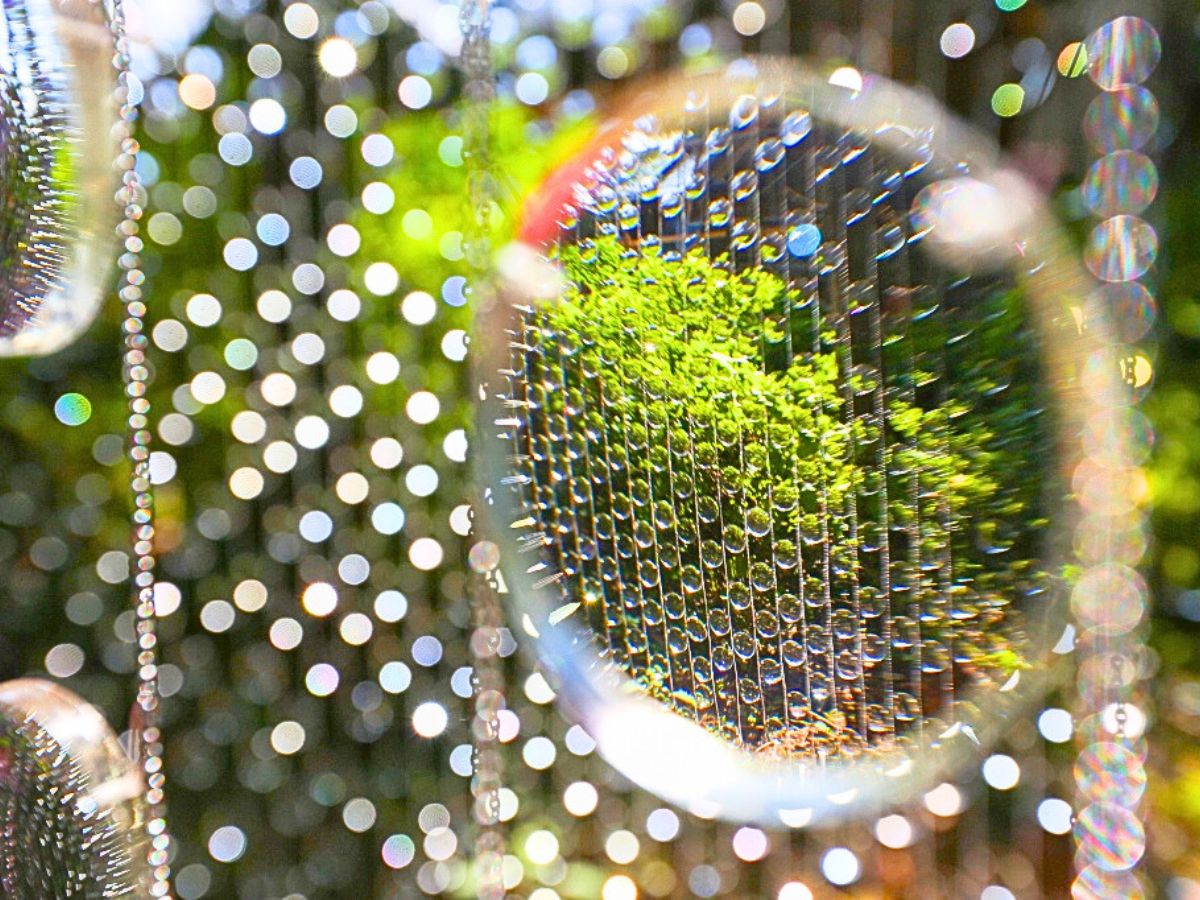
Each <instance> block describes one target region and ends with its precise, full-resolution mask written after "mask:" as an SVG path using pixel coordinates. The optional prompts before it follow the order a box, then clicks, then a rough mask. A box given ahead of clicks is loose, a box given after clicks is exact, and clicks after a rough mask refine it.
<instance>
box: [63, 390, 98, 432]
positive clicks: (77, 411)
mask: <svg viewBox="0 0 1200 900" xmlns="http://www.w3.org/2000/svg"><path fill="white" fill-rule="evenodd" d="M54 417H55V418H56V419H58V421H60V422H62V423H63V424H64V425H82V424H83V423H84V422H86V421H87V420H88V419H90V418H91V417H92V401H91V400H89V399H88V398H87V397H85V396H83V394H76V393H70V394H63V395H62V396H61V397H59V398H58V399H57V400H55V401H54Z"/></svg>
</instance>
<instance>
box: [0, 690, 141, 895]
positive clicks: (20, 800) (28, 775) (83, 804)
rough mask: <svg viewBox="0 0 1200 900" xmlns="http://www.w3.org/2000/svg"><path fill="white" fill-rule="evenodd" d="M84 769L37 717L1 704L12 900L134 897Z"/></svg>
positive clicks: (2, 873) (3, 855) (1, 783)
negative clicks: (28, 717) (30, 716)
mask: <svg viewBox="0 0 1200 900" xmlns="http://www.w3.org/2000/svg"><path fill="white" fill-rule="evenodd" d="M90 788H91V785H89V784H88V782H87V779H86V777H85V776H84V775H83V773H82V772H81V771H80V768H79V765H78V763H77V762H76V760H74V759H73V758H72V757H71V756H70V755H69V754H68V753H67V752H66V751H64V750H63V748H62V746H61V745H59V744H58V742H56V741H55V740H54V738H53V737H51V736H50V734H49V733H48V732H47V731H46V730H45V729H44V728H42V727H41V726H40V725H39V724H38V722H37V721H36V720H34V719H32V718H30V719H25V718H22V717H21V716H20V715H19V714H18V713H15V712H14V711H12V710H11V709H9V708H8V707H3V706H0V887H2V888H3V890H2V891H0V893H2V894H3V896H4V897H7V898H10V900H50V898H54V900H59V898H80V900H102V898H110V897H132V896H133V895H134V892H133V889H132V886H131V881H130V876H129V860H128V854H127V850H126V849H125V847H124V845H123V844H122V842H121V839H120V837H119V833H118V831H117V829H116V828H115V827H114V825H113V823H112V821H111V819H110V817H109V815H108V814H107V813H105V812H103V811H99V810H97V809H96V808H95V806H96V804H95V801H94V800H93V798H92V796H91V794H90V793H89V791H90Z"/></svg>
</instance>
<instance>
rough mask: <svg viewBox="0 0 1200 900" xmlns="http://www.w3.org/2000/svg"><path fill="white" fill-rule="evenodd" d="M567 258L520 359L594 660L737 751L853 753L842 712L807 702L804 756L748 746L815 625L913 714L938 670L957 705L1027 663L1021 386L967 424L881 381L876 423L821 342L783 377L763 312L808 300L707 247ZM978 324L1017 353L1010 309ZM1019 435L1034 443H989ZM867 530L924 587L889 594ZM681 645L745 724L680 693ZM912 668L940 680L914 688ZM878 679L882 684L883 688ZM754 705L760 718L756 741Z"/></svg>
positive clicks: (1030, 475) (603, 249)
mask: <svg viewBox="0 0 1200 900" xmlns="http://www.w3.org/2000/svg"><path fill="white" fill-rule="evenodd" d="M559 257H560V263H561V265H562V267H563V270H564V273H565V275H566V280H567V284H568V285H569V286H568V288H567V290H566V291H565V293H564V294H563V296H561V297H560V298H558V299H556V300H555V301H554V302H553V303H549V304H547V305H545V306H544V307H542V308H541V309H540V310H539V311H538V312H537V313H535V315H534V316H533V318H532V319H531V320H530V332H529V336H530V338H531V339H532V343H533V345H534V346H535V347H536V352H534V353H532V354H529V355H528V356H527V357H526V360H525V365H526V373H525V374H526V378H527V381H528V390H529V391H530V393H529V399H530V400H531V401H532V402H533V409H534V412H533V413H532V418H531V421H530V433H531V447H530V449H531V454H532V457H533V458H534V460H535V462H534V473H533V479H534V482H535V485H537V486H536V487H535V488H534V490H535V493H536V492H538V491H540V492H541V493H540V497H539V498H538V499H540V501H541V506H542V510H543V521H542V523H541V524H542V527H543V528H544V529H545V530H546V532H547V533H549V534H551V535H552V536H554V537H555V538H556V542H557V543H556V552H557V554H558V560H557V562H558V563H559V565H560V567H561V568H563V569H564V570H565V571H567V572H568V573H569V574H570V575H571V578H569V579H568V582H567V585H568V586H567V588H566V589H567V591H568V592H580V593H581V594H582V596H583V597H584V599H585V600H586V601H587V605H588V607H589V613H590V622H591V624H592V627H593V629H594V630H595V631H596V632H597V634H598V636H599V637H600V638H601V643H602V645H603V646H604V647H605V652H606V653H607V654H609V655H611V656H612V657H613V658H614V659H615V660H616V661H617V663H618V665H620V666H621V667H622V668H624V669H625V670H626V671H628V672H629V673H630V674H632V675H633V676H634V677H635V678H636V679H637V680H638V681H639V682H640V683H641V684H642V686H643V687H644V688H645V689H646V690H647V691H648V692H649V693H651V694H653V695H655V696H657V697H659V698H660V699H662V700H663V701H664V702H666V703H668V704H669V705H671V706H673V707H674V708H676V709H677V710H678V711H680V712H681V713H683V714H685V715H689V716H696V717H697V718H698V719H699V720H700V721H702V722H706V723H707V724H709V725H710V726H712V727H713V728H714V730H718V731H722V732H724V733H726V734H728V735H730V736H731V737H734V738H736V739H738V740H739V741H742V742H745V743H749V744H751V745H754V746H758V747H760V748H766V749H772V748H774V749H777V750H778V749H781V748H782V750H783V751H784V752H796V751H797V748H798V747H807V748H808V749H809V750H811V749H813V748H814V747H829V746H833V745H838V744H850V743H854V742H855V740H856V739H857V737H858V734H857V733H856V732H855V730H854V726H857V725H860V724H861V723H860V722H856V721H854V719H855V714H854V711H853V709H852V708H848V704H847V703H846V702H845V701H844V700H843V701H841V702H839V703H835V702H834V701H833V698H832V697H827V698H825V699H824V700H820V699H819V698H818V699H813V698H812V697H811V696H809V697H805V699H804V702H805V703H807V704H809V706H808V707H807V709H806V710H805V712H804V713H803V715H802V716H800V717H798V718H799V719H800V720H802V721H803V722H804V727H803V734H801V733H800V732H799V731H797V730H796V729H792V730H790V731H788V732H787V733H775V734H773V733H772V729H771V726H770V725H769V722H767V723H766V728H765V730H764V729H763V728H761V727H760V726H762V725H763V724H764V723H763V721H762V720H770V719H771V711H770V709H769V701H768V700H766V699H764V698H763V696H762V694H763V693H764V691H769V690H770V686H771V684H772V681H773V680H774V681H775V682H776V683H778V682H782V681H784V680H785V676H784V675H783V674H782V670H783V668H785V667H786V666H787V665H788V657H789V654H791V655H792V656H793V657H794V656H795V654H796V653H797V652H800V653H802V651H801V650H800V649H799V648H800V646H801V645H803V644H805V643H806V642H809V643H811V642H813V641H814V640H815V638H814V635H813V633H812V628H813V627H814V626H816V627H817V628H819V629H824V630H830V629H835V630H840V632H841V633H842V637H844V638H846V639H847V640H848V641H849V642H850V643H849V644H847V643H841V644H839V645H838V646H839V647H844V646H853V647H854V648H855V651H854V652H855V653H858V654H859V657H860V662H858V663H856V664H857V665H868V666H875V668H874V669H873V670H872V671H870V672H868V673H867V676H865V678H874V679H875V680H876V681H877V683H878V688H877V692H878V691H886V690H887V688H886V687H884V684H885V682H887V681H889V680H890V681H891V687H892V688H894V689H895V690H896V691H897V692H907V693H908V694H909V695H910V696H912V695H921V694H926V695H927V696H925V697H924V700H925V703H926V705H927V707H928V706H929V705H931V704H932V705H933V706H934V707H936V702H937V701H936V699H935V698H934V697H933V696H932V694H931V693H930V685H929V684H928V683H927V676H934V677H937V676H938V675H939V674H940V673H939V671H938V670H939V669H940V670H941V672H942V673H944V672H946V671H952V672H953V677H954V678H955V679H957V680H958V681H959V682H960V688H961V686H962V685H963V684H967V683H975V682H981V683H982V682H989V683H993V684H994V683H995V682H997V681H999V680H1003V679H1004V678H1006V677H1007V676H1008V675H1010V674H1011V673H1012V672H1013V671H1014V670H1016V669H1019V668H1023V667H1025V666H1026V665H1027V663H1026V661H1025V654H1024V649H1025V647H1024V638H1023V637H1022V633H1021V630H1020V626H1019V624H1018V622H1019V613H1018V612H1017V611H1016V606H1015V605H1014V604H1013V601H1014V600H1015V599H1018V597H1019V595H1020V594H1021V593H1022V592H1023V591H1028V590H1029V589H1030V586H1031V585H1033V584H1036V583H1037V581H1038V579H1039V578H1040V576H1039V575H1038V574H1037V573H1036V571H1035V570H1036V563H1035V561H1034V560H1033V559H1032V558H1031V557H1030V555H1029V552H1030V551H1029V548H1030V547H1031V546H1032V545H1033V543H1034V541H1033V540H1032V539H1031V536H1032V535H1038V534H1040V532H1041V529H1042V528H1043V527H1044V525H1045V521H1044V519H1042V518H1041V517H1040V516H1039V514H1038V509H1037V507H1038V502H1037V500H1038V493H1039V491H1040V490H1042V488H1043V487H1044V486H1043V485H1042V484H1041V483H1040V481H1039V478H1038V477H1037V470H1038V466H1037V465H1036V463H1035V462H1034V463H1033V464H1032V465H1031V462H1033V461H1031V460H1030V459H1029V458H1028V454H1029V452H1030V450H1031V448H1033V447H1035V446H1036V445H1035V444H1034V443H1033V442H1034V441H1037V440H1040V439H1041V434H1040V431H1039V430H1038V428H1036V427H1031V426H1030V425H1029V423H1030V421H1031V416H1034V414H1036V413H1037V410H1036V409H1033V408H1030V406H1029V404H1030V403H1031V400H1032V395H1031V394H1030V391H1029V389H1028V388H1026V387H1022V386H1021V385H1019V384H1018V385H1016V386H1012V387H1009V388H1008V389H1007V390H1008V391H1009V393H1008V394H1004V392H1000V394H1001V395H1003V396H1004V400H1003V402H1000V403H989V401H987V400H985V399H982V398H981V399H980V400H979V402H978V404H977V405H972V404H971V403H970V402H969V399H968V398H969V394H964V392H962V391H949V392H948V393H947V394H946V395H945V397H944V399H943V402H941V403H936V404H933V403H928V402H926V403H921V402H918V399H917V397H918V394H917V392H915V391H905V390H902V389H900V388H899V387H898V386H897V385H898V384H899V383H900V382H899V380H895V379H893V381H892V382H889V383H888V384H887V385H886V386H885V389H884V390H883V391H882V392H881V393H880V396H881V397H883V396H886V406H885V412H884V417H883V418H884V421H883V422H882V423H880V422H878V421H875V420H873V419H872V417H870V416H865V415H862V414H861V405H862V404H861V401H860V399H859V398H861V397H862V396H863V395H871V394H873V393H874V383H873V379H874V378H875V377H877V376H874V375H872V374H871V373H864V372H862V371H860V370H858V369H852V370H850V371H849V372H844V371H843V370H844V369H845V368H846V367H845V364H844V360H841V359H840V357H839V353H838V348H837V336H836V335H835V334H834V333H832V331H831V332H829V333H825V334H821V335H820V336H819V340H818V342H817V344H816V349H815V350H814V351H813V352H808V353H797V354H795V355H794V356H793V358H792V359H791V360H790V362H787V363H785V364H782V365H780V364H777V363H776V362H775V361H774V360H775V357H776V354H775V351H774V349H773V348H776V347H778V346H779V344H780V343H781V342H783V338H784V335H783V333H782V329H783V327H784V326H783V321H784V320H783V319H782V318H781V317H779V316H778V315H776V313H777V311H778V310H780V309H792V308H797V307H799V306H800V304H801V298H800V297H799V296H798V294H797V293H796V292H795V291H794V290H793V289H790V288H789V287H788V286H787V285H786V284H785V283H784V282H783V281H782V280H781V279H780V278H778V277H776V276H774V275H772V274H770V273H768V272H766V271H765V270H762V269H750V270H746V271H743V272H740V273H736V274H735V273H734V272H733V271H732V270H731V267H730V266H729V265H728V263H727V260H725V259H724V258H718V259H716V260H713V259H709V258H708V257H706V256H705V255H704V254H703V253H702V252H701V251H699V250H696V251H693V252H691V253H689V254H687V255H686V256H684V257H683V258H682V259H679V258H671V257H669V256H667V255H665V254H662V253H659V252H656V251H653V250H649V251H639V250H635V249H631V248H629V247H626V246H623V245H621V244H620V243H618V242H617V241H616V240H615V239H612V238H600V239H596V240H591V241H588V242H586V243H585V244H583V245H578V246H574V245H573V246H566V247H563V248H562V249H561V250H560V251H559ZM988 302H989V303H991V304H992V305H993V306H994V307H995V309H994V311H993V314H992V315H990V316H981V319H982V321H981V323H980V324H979V325H978V327H977V328H975V329H974V334H973V338H972V339H973V340H976V341H986V342H990V343H991V345H992V346H993V347H1000V346H1003V345H1004V342H1006V341H1011V340H1013V339H1014V337H1015V336H1016V334H1017V328H1018V327H1019V325H1018V324H1016V323H1018V322H1019V311H1018V310H1017V309H1015V308H1014V307H1015V306H1016V304H1018V303H1019V295H1018V294H1017V293H1016V292H1013V291H996V292H993V293H992V294H990V295H989V300H988ZM970 374H971V375H973V376H974V377H975V378H976V379H977V380H978V379H984V381H986V378H985V375H984V374H983V373H982V372H981V371H979V370H975V371H973V372H971V373H970ZM993 374H995V373H993ZM919 378H920V373H916V374H915V375H914V376H913V380H919ZM984 387H986V384H984V383H980V384H973V385H972V389H974V388H979V389H980V390H982V389H983V388H984ZM1018 420H1021V421H1024V423H1025V427H1024V428H1023V430H1022V429H1016V428H1014V429H1012V430H1011V431H1010V433H1008V434H1001V433H999V431H1000V428H1002V427H1007V426H1011V425H1012V423H1014V422H1016V421H1018ZM881 428H882V431H881V430H880V429H881ZM876 453H877V454H878V455H876ZM867 459H870V460H872V464H871V465H865V464H864V460H867ZM1022 468H1024V472H1023V471H1022ZM881 488H882V491H881ZM889 488H890V489H891V490H890V494H891V496H890V499H886V500H885V499H884V498H887V496H888V494H889V490H888V489H889ZM881 505H882V506H884V507H886V510H885V509H883V508H881ZM567 506H570V507H572V508H571V509H570V511H569V512H564V511H563V508H564V507H567ZM868 507H870V508H868ZM881 517H886V519H887V520H890V525H880V524H879V523H878V521H876V523H875V524H874V526H872V527H875V528H877V529H880V530H882V529H883V528H888V529H889V533H890V541H889V544H890V549H891V552H892V554H893V556H896V555H904V556H905V558H906V559H907V560H909V561H910V562H911V561H913V560H916V561H917V562H916V563H914V568H916V569H919V568H920V566H921V563H920V560H922V559H923V560H924V570H922V571H920V572H918V573H917V574H915V575H914V583H913V584H912V585H909V586H908V588H907V589H902V586H900V585H898V584H897V583H896V572H898V571H902V569H899V568H897V567H896V566H895V560H894V559H893V565H892V566H891V567H890V568H889V570H888V573H887V575H888V578H887V579H885V578H883V573H882V566H883V564H882V563H881V562H880V552H879V540H878V537H877V534H878V531H876V532H875V535H876V536H872V535H871V534H868V533H867V528H868V526H867V520H868V519H872V518H874V519H876V520H878V519H879V518H881ZM1005 542H1007V544H1005ZM989 544H995V545H1002V544H1003V546H999V547H997V546H989V547H987V548H986V549H981V547H984V545H989ZM1009 545H1011V546H1009ZM998 550H999V552H996V551H998ZM989 551H990V552H989ZM989 557H992V558H994V559H996V560H998V562H992V561H991V560H990V559H989ZM939 560H940V562H939ZM884 581H889V587H890V589H891V595H890V599H889V598H888V597H887V596H885V595H886V594H887V592H888V588H885V587H884V585H883V582H884ZM672 605H675V606H677V607H678V609H677V612H679V613H680V615H679V616H678V618H679V620H680V625H679V628H678V629H674V628H673V625H672V622H671V609H670V608H671V606H672ZM1018 605H1019V604H1018ZM801 606H804V607H806V610H805V611H801V610H800V607H801ZM884 607H887V608H884ZM664 608H665V609H666V616H665V618H664V613H663V610H664ZM881 616H883V617H887V618H888V619H891V620H894V621H893V622H892V623H891V626H890V629H884V627H883V626H882V625H881ZM806 628H807V629H808V630H807V631H806ZM684 633H686V634H687V640H686V641H684V639H683V638H682V636H681V635H682V634H684ZM910 633H911V634H914V635H916V637H915V638H914V637H910ZM882 635H890V637H889V638H888V640H889V641H890V642H891V646H890V647H888V646H884V642H883V638H882ZM739 641H741V642H742V644H743V645H744V646H739V644H738V642H739ZM685 643H686V644H687V645H688V646H689V647H690V649H689V653H690V662H689V665H692V666H695V665H696V664H697V660H698V659H699V658H700V657H703V658H702V659H700V662H699V664H700V665H701V666H702V667H708V666H709V665H710V664H711V665H712V666H713V667H714V668H716V669H720V668H721V666H720V662H721V657H722V655H725V656H728V658H729V659H730V660H731V661H732V662H733V665H732V666H731V668H732V669H733V670H734V671H735V672H736V678H737V680H738V684H737V685H736V687H735V690H736V691H737V700H740V701H741V703H740V704H739V703H738V702H735V701H734V698H733V697H731V696H730V697H726V703H725V704H724V707H725V711H724V712H722V705H723V704H722V702H721V697H720V691H721V688H720V683H719V682H720V679H719V678H717V679H716V681H715V682H713V681H711V680H710V679H708V678H703V677H696V678H692V677H690V675H689V673H688V672H686V671H683V668H684V667H683V666H682V665H681V664H680V661H679V660H677V659H675V657H676V656H680V655H682V651H683V649H684V645H685ZM914 645H918V646H914ZM829 646H830V647H831V648H833V646H834V645H833V642H832V640H831V641H830V643H829ZM921 650H924V651H925V654H926V655H925V660H924V665H925V666H927V667H928V671H927V672H926V673H924V674H921V675H915V676H910V675H909V673H910V672H911V671H912V670H913V667H914V666H915V667H916V668H918V669H919V668H920V667H921V665H922V664H923V663H922V661H921V655H920V654H921ZM731 652H732V655H731V656H730V655H729V654H730V653H731ZM934 653H937V654H940V656H941V658H940V660H937V661H935V659H934V656H933V654H934ZM706 654H707V655H706ZM833 656H834V653H832V652H831V653H830V657H833ZM885 658H886V659H887V660H888V662H887V665H889V666H894V667H895V668H894V674H889V675H886V676H885V675H883V674H881V673H882V663H883V661H884V659H885ZM780 659H783V660H784V662H783V664H782V667H781V666H780V665H779V664H777V663H776V662H775V661H776V660H780ZM809 659H810V660H811V657H810V658H809ZM863 660H865V662H863ZM739 663H740V665H739ZM804 664H805V665H808V662H807V661H806V662H805V663H804ZM827 665H828V666H832V665H833V664H832V663H827ZM705 674H706V675H707V673H705ZM746 678H749V679H750V680H751V681H752V682H753V681H757V682H758V684H757V685H755V684H749V685H747V684H743V683H742V682H743V681H744V680H745V679H746ZM855 678H856V676H855V675H853V674H850V675H848V676H846V677H841V676H839V677H838V678H836V679H835V678H834V677H833V676H832V673H831V676H830V678H829V681H830V682H834V681H837V682H838V683H839V684H842V683H845V684H853V682H854V681H855ZM702 682H705V683H702ZM906 682H907V683H906ZM708 684H714V685H715V686H713V687H711V688H710V687H708V686H707V685H708ZM714 691H715V692H716V693H717V696H716V697H715V698H714V697H712V696H710V694H711V693H712V692H714ZM871 692H872V691H871V688H870V687H867V688H863V689H859V693H858V696H859V698H860V699H859V700H858V701H857V702H858V703H859V704H863V703H865V702H866V701H864V700H863V699H862V698H864V697H867V698H869V697H870V695H871ZM818 694H819V692H818ZM747 696H749V697H750V699H751V701H753V703H761V704H762V709H761V712H760V713H757V714H755V717H754V718H755V721H754V723H753V725H754V728H752V729H751V730H750V731H751V732H752V733H753V734H754V735H756V737H755V738H753V739H751V738H749V737H748V734H749V733H750V732H747V727H746V722H745V715H746V714H745V712H744V707H745V701H746V698H747ZM843 696H845V695H843ZM714 700H715V703H714ZM789 702H791V701H789ZM797 702H799V701H797ZM735 708H736V709H738V710H739V711H738V712H733V710H734V709H735ZM847 711H849V712H850V715H849V717H847V715H846V713H847ZM739 716H741V721H740V722H739V719H738V717H739ZM731 717H732V721H731ZM862 721H865V718H864V719H863V720H862Z"/></svg>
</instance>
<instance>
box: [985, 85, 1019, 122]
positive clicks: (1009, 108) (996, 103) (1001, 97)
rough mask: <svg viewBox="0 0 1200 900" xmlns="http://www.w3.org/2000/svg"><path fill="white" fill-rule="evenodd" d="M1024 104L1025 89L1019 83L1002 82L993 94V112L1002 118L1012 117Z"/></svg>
mask: <svg viewBox="0 0 1200 900" xmlns="http://www.w3.org/2000/svg"><path fill="white" fill-rule="evenodd" d="M1024 105H1025V89H1024V88H1023V87H1021V86H1020V85H1019V84H1012V83H1009V84H1002V85H1000V87H998V88H996V91H995V93H993V94H992V112H994V113H995V114H996V115H998V116H1000V117H1001V118H1004V119H1009V118H1012V117H1013V116H1015V115H1016V114H1017V113H1019V112H1020V111H1021V107H1022V106H1024Z"/></svg>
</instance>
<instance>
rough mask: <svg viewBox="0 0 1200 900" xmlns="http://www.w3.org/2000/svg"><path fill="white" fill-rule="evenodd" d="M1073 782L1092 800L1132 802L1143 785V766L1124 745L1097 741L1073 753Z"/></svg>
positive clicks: (1124, 803) (1134, 802) (1127, 804)
mask: <svg viewBox="0 0 1200 900" xmlns="http://www.w3.org/2000/svg"><path fill="white" fill-rule="evenodd" d="M1075 782H1076V784H1077V785H1079V788H1080V790H1081V791H1082V793H1083V795H1084V796H1085V797H1087V798H1088V799H1089V800H1090V801H1091V802H1094V803H1119V804H1120V805H1122V806H1135V805H1136V804H1137V802H1138V800H1140V799H1141V796H1142V792H1143V791H1144V790H1145V789H1146V770H1145V767H1144V766H1143V764H1142V760H1141V759H1140V758H1138V756H1137V755H1136V754H1134V753H1132V752H1131V751H1130V750H1128V749H1127V748H1126V747H1124V746H1122V745H1121V744H1119V743H1115V742H1113V741H1100V742H1098V743H1095V744H1092V745H1091V746H1089V747H1088V748H1087V749H1086V750H1084V751H1083V752H1082V753H1080V754H1079V756H1078V757H1076V759H1075Z"/></svg>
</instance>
